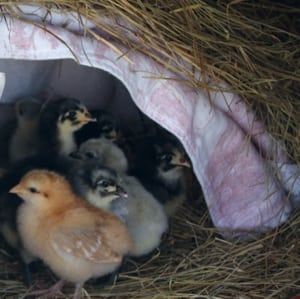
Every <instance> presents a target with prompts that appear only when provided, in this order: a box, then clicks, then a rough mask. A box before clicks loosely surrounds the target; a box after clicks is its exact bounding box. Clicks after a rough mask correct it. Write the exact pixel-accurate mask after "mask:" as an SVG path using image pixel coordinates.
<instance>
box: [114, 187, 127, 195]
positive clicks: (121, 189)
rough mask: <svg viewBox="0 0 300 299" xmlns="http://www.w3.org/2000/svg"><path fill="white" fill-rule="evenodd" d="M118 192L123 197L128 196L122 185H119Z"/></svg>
mask: <svg viewBox="0 0 300 299" xmlns="http://www.w3.org/2000/svg"><path fill="white" fill-rule="evenodd" d="M116 194H117V195H119V196H120V197H121V198H128V194H127V192H126V191H125V190H124V189H123V188H122V187H120V186H117V188H116Z"/></svg>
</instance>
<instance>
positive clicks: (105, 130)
mask: <svg viewBox="0 0 300 299" xmlns="http://www.w3.org/2000/svg"><path fill="white" fill-rule="evenodd" d="M91 114H92V115H93V117H94V118H95V119H96V122H93V123H89V124H87V125H86V126H84V127H83V128H82V129H80V130H78V131H77V132H76V134H75V136H76V142H77V144H78V145H80V144H81V143H83V142H85V141H87V140H88V139H91V138H101V137H103V138H106V139H109V140H111V141H116V140H118V139H119V138H120V136H121V131H120V128H119V125H118V124H117V121H116V120H115V119H114V117H113V116H112V115H111V114H109V113H108V112H107V111H105V110H103V109H97V110H93V111H91Z"/></svg>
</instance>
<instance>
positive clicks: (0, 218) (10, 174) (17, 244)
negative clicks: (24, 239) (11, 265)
mask: <svg viewBox="0 0 300 299" xmlns="http://www.w3.org/2000/svg"><path fill="white" fill-rule="evenodd" d="M73 163H75V162H73V160H71V159H66V158H64V157H59V156H58V157H55V158H53V159H48V158H47V157H46V158H45V157H43V156H42V157H41V156H34V157H30V158H27V159H23V160H20V161H17V162H16V163H15V164H14V165H13V166H12V167H11V168H10V169H8V170H7V171H6V172H5V173H4V175H3V176H2V177H1V178H0V234H1V236H2V239H3V241H4V242H5V244H6V247H8V249H9V250H10V251H11V252H12V253H13V254H14V255H16V256H17V258H18V260H19V262H20V266H21V270H22V272H23V277H24V282H25V284H26V285H28V286H29V285H31V283H32V278H31V273H30V269H29V264H30V263H31V262H32V261H33V260H34V259H33V258H32V257H31V256H30V255H29V254H28V253H27V252H26V251H25V250H24V248H23V247H22V244H21V241H20V236H19V232H18V230H17V225H16V214H17V211H18V208H19V206H20V204H21V203H22V200H21V199H20V198H19V197H18V196H17V195H15V194H10V193H8V192H9V190H10V189H11V188H12V187H13V186H14V185H16V184H17V183H18V182H19V181H20V179H21V178H22V177H23V176H24V175H25V174H26V173H27V172H29V171H30V170H32V169H50V170H55V171H56V172H59V173H61V174H66V173H67V172H68V171H69V169H71V168H72V166H73Z"/></svg>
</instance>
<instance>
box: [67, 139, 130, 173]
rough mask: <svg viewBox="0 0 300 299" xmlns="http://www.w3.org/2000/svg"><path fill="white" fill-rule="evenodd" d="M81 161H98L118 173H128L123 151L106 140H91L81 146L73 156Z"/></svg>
mask: <svg viewBox="0 0 300 299" xmlns="http://www.w3.org/2000/svg"><path fill="white" fill-rule="evenodd" d="M71 156H72V157H74V158H77V159H80V160H91V159H96V160H98V161H100V162H101V163H102V165H104V166H107V167H109V168H112V169H114V170H115V171H117V172H123V173H125V172H127V170H128V162H127V159H126V157H125V154H124V153H123V151H122V150H121V149H120V148H119V147H118V146H117V145H116V144H114V143H113V142H112V141H111V140H108V139H106V138H99V139H89V140H87V141H85V142H84V143H82V144H81V145H80V148H79V149H78V151H75V152H73V153H72V154H71Z"/></svg>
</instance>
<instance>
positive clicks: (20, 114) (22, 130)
mask: <svg viewBox="0 0 300 299" xmlns="http://www.w3.org/2000/svg"><path fill="white" fill-rule="evenodd" d="M15 108H16V119H17V126H16V129H15V131H14V134H13V135H12V138H11V140H10V145H9V157H10V162H11V163H15V162H16V161H18V160H21V159H23V158H26V157H30V156H33V155H35V154H36V153H37V151H38V143H37V127H38V121H39V115H40V110H41V103H40V102H39V101H38V100H37V99H35V98H33V97H26V98H23V99H21V100H19V101H17V102H16V106H15Z"/></svg>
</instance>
